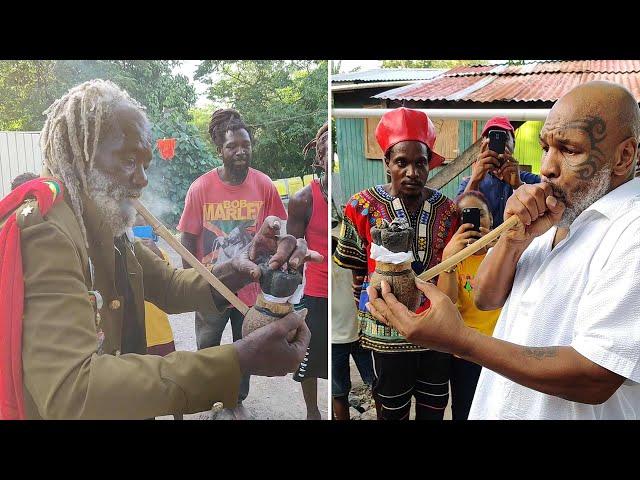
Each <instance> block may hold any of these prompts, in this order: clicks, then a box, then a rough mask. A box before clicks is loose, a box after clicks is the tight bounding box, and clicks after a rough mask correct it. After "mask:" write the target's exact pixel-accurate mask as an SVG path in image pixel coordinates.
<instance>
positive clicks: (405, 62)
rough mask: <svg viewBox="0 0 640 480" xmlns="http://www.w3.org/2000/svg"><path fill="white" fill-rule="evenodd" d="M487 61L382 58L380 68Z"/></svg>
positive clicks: (438, 65) (450, 66)
mask: <svg viewBox="0 0 640 480" xmlns="http://www.w3.org/2000/svg"><path fill="white" fill-rule="evenodd" d="M487 63H488V62H487V60H383V61H382V68H453V67H459V66H461V65H486V64H487Z"/></svg>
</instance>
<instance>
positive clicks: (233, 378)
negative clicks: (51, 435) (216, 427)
mask: <svg viewBox="0 0 640 480" xmlns="http://www.w3.org/2000/svg"><path fill="white" fill-rule="evenodd" d="M66 200H67V201H68V199H66ZM83 200H84V210H85V211H84V220H85V225H86V229H87V236H88V242H89V245H90V247H89V249H88V250H87V248H86V247H85V244H84V241H83V238H82V234H81V232H80V227H79V224H78V221H77V220H76V218H75V216H74V213H73V210H72V209H71V208H70V206H69V204H68V203H67V202H66V201H65V202H60V203H58V204H57V205H56V206H55V207H53V208H52V210H51V211H50V212H49V214H48V215H47V217H46V218H43V217H42V216H41V215H40V212H39V211H38V208H37V204H36V202H35V201H29V202H27V203H25V205H23V206H22V207H20V208H19V209H18V210H17V211H16V215H17V218H18V224H19V226H20V230H21V247H22V259H23V269H24V285H25V296H24V320H23V337H22V338H23V341H22V361H23V381H24V396H25V398H24V401H25V409H26V412H27V416H28V418H54V419H56V418H57V419H63V418H64V419H76V418H77V419H81V418H86V419H89V418H91V419H108V418H118V419H144V418H151V417H155V416H160V415H168V414H175V413H194V412H199V411H204V410H208V409H210V408H211V406H212V404H213V403H215V402H218V401H220V402H222V403H223V404H224V406H225V407H230V408H232V407H233V406H234V405H235V403H236V401H237V396H238V389H239V384H240V377H241V372H240V367H239V364H238V358H237V354H236V352H235V349H234V347H233V346H232V345H225V346H220V347H213V348H207V349H203V350H200V351H198V352H173V353H171V354H169V355H167V356H165V357H160V356H155V355H140V354H134V353H131V354H129V353H128V354H123V355H120V348H121V346H120V345H121V332H122V321H123V319H122V310H123V305H122V297H120V296H118V295H117V293H116V289H115V251H114V244H113V233H112V232H111V230H110V228H109V227H108V226H107V225H106V224H105V223H104V222H102V221H101V220H100V217H99V215H98V214H97V211H96V206H95V203H94V202H93V201H91V200H89V199H88V198H84V199H83ZM30 208H31V209H33V210H32V211H31V212H30V213H28V212H29V209H30ZM25 209H26V210H25ZM134 251H135V253H134ZM134 251H127V254H126V256H127V257H126V258H127V269H128V271H129V276H130V282H131V287H132V290H133V293H134V298H135V304H136V308H137V309H138V319H139V320H140V321H141V322H142V324H141V328H142V331H143V332H144V301H145V300H147V301H150V302H152V303H154V304H155V305H156V306H158V307H159V308H161V309H162V310H164V311H165V312H167V313H182V312H190V311H194V310H198V311H205V312H216V311H217V309H216V306H215V305H214V303H213V300H212V297H211V291H210V287H209V284H208V283H207V282H206V281H205V280H204V279H202V278H201V277H200V276H199V275H198V274H197V272H195V271H194V270H192V269H190V270H181V269H174V268H172V267H170V266H169V265H167V263H166V262H164V261H163V260H162V259H160V258H158V257H157V256H156V255H155V254H154V253H153V252H151V251H150V250H149V249H147V248H146V247H145V246H144V245H142V243H140V242H136V243H135V246H134ZM89 257H90V258H91V260H92V263H93V266H94V279H93V282H92V276H91V271H90V267H89ZM90 290H97V291H98V292H99V293H100V295H101V297H102V299H103V305H102V308H101V309H100V316H101V321H100V323H99V326H97V325H96V315H95V313H94V309H93V306H92V303H91V302H90V297H89V293H88V292H89V291H90ZM100 329H102V331H103V332H104V341H103V343H102V351H103V352H104V353H103V354H99V353H98V332H99V330H100ZM142 338H144V335H143V337H142ZM145 350H146V345H139V346H138V347H137V348H136V351H139V353H144V352H145Z"/></svg>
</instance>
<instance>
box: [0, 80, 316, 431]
mask: <svg viewBox="0 0 640 480" xmlns="http://www.w3.org/2000/svg"><path fill="white" fill-rule="evenodd" d="M45 114H46V115H47V119H46V121H45V124H44V128H43V130H42V133H41V146H42V151H43V154H44V163H45V170H44V175H45V176H49V177H52V178H51V179H49V180H47V181H43V180H41V179H37V180H32V181H31V182H28V183H26V184H24V185H22V186H21V187H19V188H18V189H16V190H15V192H13V193H12V194H10V195H9V196H8V197H6V198H5V199H3V200H2V201H0V217H1V218H0V227H2V223H6V224H9V228H10V229H11V231H10V232H9V234H10V235H13V237H10V238H9V240H10V241H9V242H8V243H7V242H5V243H4V244H3V242H2V238H0V263H2V262H3V261H4V266H10V267H11V268H13V269H16V268H19V267H21V266H22V267H23V268H22V270H23V272H21V273H22V275H21V278H20V279H18V278H15V279H14V284H17V285H19V286H20V287H22V286H24V294H23V298H18V297H22V295H21V294H20V295H18V294H17V293H14V294H13V297H11V298H10V300H11V302H12V303H11V304H10V305H12V307H11V308H10V309H6V308H4V307H5V303H6V302H5V301H4V300H3V308H1V309H0V314H1V318H0V320H1V321H0V347H1V348H0V353H1V354H2V357H1V358H2V360H3V362H0V387H1V388H0V416H1V417H2V418H122V419H126V418H140V419H142V418H150V417H155V416H160V415H167V414H174V413H194V412H199V411H203V410H207V409H209V408H210V407H211V405H212V404H213V403H215V402H222V403H223V404H224V405H225V406H234V405H235V403H236V400H237V398H238V389H239V384H240V378H241V376H242V375H243V374H255V375H284V374H286V373H287V372H291V371H293V370H294V369H295V368H296V366H297V365H298V363H299V362H300V360H301V359H302V358H303V357H304V352H305V351H306V348H307V345H308V341H309V331H308V329H307V327H306V325H305V323H304V316H305V313H302V314H300V313H294V314H291V315H288V316H287V317H285V318H283V319H282V320H279V321H277V322H274V323H272V324H271V325H268V326H266V327H264V328H262V329H260V330H258V331H256V332H254V333H252V334H251V335H248V336H247V337H246V338H244V339H242V340H239V341H238V342H235V343H234V344H233V345H226V346H223V347H216V348H209V349H204V350H201V351H199V352H173V353H170V354H169V355H167V356H165V357H161V356H156V355H144V353H146V341H145V329H144V301H145V300H148V301H150V302H152V303H154V304H155V305H157V306H158V307H159V308H161V309H163V310H165V311H167V312H170V313H179V312H185V311H193V310H196V309H197V310H201V311H208V312H212V313H215V312H217V313H218V314H220V312H222V311H224V309H225V308H226V307H227V306H228V304H227V303H226V301H225V300H224V299H223V298H222V296H221V295H220V294H218V293H217V292H215V291H213V289H211V288H210V286H209V284H208V283H206V282H205V281H204V279H202V278H201V277H200V276H199V275H198V274H197V273H196V272H195V270H193V269H191V270H177V269H174V268H171V267H170V266H169V265H167V263H166V262H164V261H162V260H161V259H160V258H158V257H157V256H156V255H155V254H154V253H153V252H151V251H150V250H149V249H148V248H146V247H145V246H144V245H143V244H142V243H141V242H135V243H132V241H131V238H132V235H131V227H132V225H133V223H134V220H135V209H134V208H133V206H132V202H131V199H133V198H137V197H140V195H141V192H142V189H143V188H144V187H145V186H146V185H147V177H146V175H145V169H146V168H147V167H148V166H149V163H150V161H151V153H152V150H151V141H150V140H151V138H150V128H149V122H148V120H147V118H146V115H145V113H144V110H143V107H142V106H141V105H140V104H139V103H137V102H136V101H135V100H133V99H132V98H130V97H129V95H128V94H127V93H126V92H124V91H122V90H121V89H119V88H118V87H117V86H116V85H115V84H113V83H111V82H108V81H103V80H92V81H89V82H85V83H83V84H81V85H78V86H77V87H74V88H72V89H71V90H70V91H69V92H67V93H66V94H65V95H64V96H63V97H62V98H60V99H59V100H57V101H56V102H55V103H54V104H53V105H52V106H51V107H50V108H49V109H48V110H47V111H46V112H45ZM41 185H44V187H41ZM29 191H33V192H34V194H35V195H36V198H37V200H32V199H28V200H27V201H26V202H25V203H22V204H19V203H18V205H17V209H15V207H13V208H14V209H15V213H11V212H10V213H9V214H6V213H4V212H5V211H6V210H8V208H10V207H7V205H8V204H9V203H8V199H9V200H11V202H12V203H13V204H14V205H15V204H16V203H17V202H18V201H20V202H21V201H22V200H16V199H18V198H20V199H21V198H25V197H27V196H28V192H29ZM51 192H53V194H51ZM14 194H15V195H16V197H15V198H14V197H12V195H14ZM18 195H19V197H18ZM52 198H53V200H52ZM43 212H46V214H45V213H43ZM16 223H17V227H18V231H19V235H18V236H19V243H18V245H15V243H12V242H11V238H15V231H16V229H15V224H16ZM279 226H280V222H279V221H278V219H276V218H273V217H271V218H269V219H267V220H266V221H265V223H264V226H263V228H262V229H261V230H260V231H259V232H258V233H257V234H256V236H255V237H254V239H253V242H252V245H251V247H250V248H249V249H248V251H247V252H245V253H244V254H243V255H240V256H238V257H236V258H234V259H233V260H232V261H230V262H226V263H223V264H220V265H216V266H215V267H214V268H213V270H212V272H213V273H214V275H216V276H217V277H218V278H219V279H220V280H221V281H222V282H223V283H225V284H226V285H227V286H228V287H229V288H230V289H231V290H232V291H237V290H239V289H240V288H242V287H243V286H245V285H247V284H249V283H250V282H253V281H255V280H256V279H258V278H259V275H260V273H259V271H260V270H259V268H258V267H257V265H255V264H254V263H253V262H252V261H251V260H250V258H255V257H256V256H257V255H259V254H264V253H267V254H271V253H275V255H274V257H273V262H274V266H276V267H277V266H279V265H281V264H283V263H284V262H285V261H288V262H289V263H292V262H297V263H298V264H301V263H302V262H304V260H306V259H313V258H311V257H314V256H315V259H316V260H319V257H318V256H317V255H315V254H314V253H313V252H307V251H306V248H305V246H304V245H300V244H299V243H298V244H296V243H295V240H294V239H293V238H291V237H289V238H288V239H286V241H285V240H283V239H282V238H281V237H276V234H277V233H278V232H279ZM5 230H6V229H5V228H4V227H3V229H2V234H4V233H5ZM0 237H6V235H0ZM3 245H4V246H3ZM7 247H9V248H12V249H13V250H14V251H16V252H17V254H18V255H20V254H21V258H22V262H21V263H22V265H20V262H18V264H17V265H14V264H12V263H11V261H10V259H8V257H7V255H6V253H7ZM2 271H3V277H4V276H5V275H6V272H7V270H6V269H4V268H3V269H2ZM16 271H18V270H16ZM22 279H23V280H22ZM0 280H2V281H4V280H5V278H2V277H0ZM0 283H2V282H0ZM3 285H6V284H3ZM9 285H10V284H9ZM19 293H20V292H19ZM2 295H3V298H4V296H5V295H6V292H4V291H3V292H2ZM14 297H15V298H14ZM22 306H23V307H24V310H23V311H22ZM14 307H15V308H14ZM16 312H17V313H19V314H20V315H19V316H18V315H16V314H15V313H16ZM20 328H22V341H21V342H20V336H18V337H17V339H18V341H14V340H15V337H16V335H15V332H16V331H19V330H16V329H20ZM290 330H296V338H295V339H294V340H293V341H292V342H291V343H290V342H288V341H287V340H286V335H287V332H288V331H290ZM10 340H11V341H10ZM16 352H17V353H16ZM9 357H10V358H11V359H12V360H13V361H12V363H10V364H8V363H6V361H5V360H6V359H7V358H9ZM20 360H22V361H21V362H20Z"/></svg>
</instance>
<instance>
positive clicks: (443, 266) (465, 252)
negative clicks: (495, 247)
mask: <svg viewBox="0 0 640 480" xmlns="http://www.w3.org/2000/svg"><path fill="white" fill-rule="evenodd" d="M519 221H520V220H519V219H518V217H516V216H515V215H513V216H511V217H509V218H508V219H507V220H506V221H505V222H504V223H503V224H502V225H500V226H499V227H497V228H495V229H494V230H491V231H490V232H489V233H487V234H486V235H485V236H484V237H482V238H480V239H478V240H476V241H475V242H473V243H472V244H471V245H469V246H467V247H465V248H464V249H462V250H460V251H459V252H458V253H456V254H455V255H453V256H451V257H449V258H447V259H446V260H445V261H443V262H441V263H439V264H438V265H436V266H435V267H432V268H430V269H429V270H427V271H426V272H422V273H421V274H420V275H418V278H419V279H420V280H423V281H425V282H427V281H429V280H431V279H432V278H434V277H437V276H438V275H440V274H441V273H442V272H444V271H445V270H449V269H450V268H451V267H453V266H454V265H457V264H458V263H460V262H461V261H462V260H464V259H465V258H467V257H470V256H471V255H473V254H474V253H476V252H477V251H478V250H480V249H482V248H483V247H485V246H487V245H488V244H490V243H491V242H493V241H494V240H495V239H496V238H498V237H499V236H500V235H502V234H503V233H504V232H505V231H507V230H509V229H511V228H513V227H515V226H516V224H517V223H518V222H519Z"/></svg>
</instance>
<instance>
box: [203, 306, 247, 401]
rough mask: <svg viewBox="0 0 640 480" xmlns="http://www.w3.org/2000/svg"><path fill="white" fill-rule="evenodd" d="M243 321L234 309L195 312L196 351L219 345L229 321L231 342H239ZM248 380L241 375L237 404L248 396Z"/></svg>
mask: <svg viewBox="0 0 640 480" xmlns="http://www.w3.org/2000/svg"><path fill="white" fill-rule="evenodd" d="M243 320H244V315H242V314H241V313H240V312H239V311H238V310H236V309H235V308H227V309H226V310H224V311H222V312H221V313H201V312H196V345H197V346H198V350H202V349H203V348H209V347H216V346H218V345H220V342H221V341H222V333H223V332H224V329H225V327H226V326H227V322H228V321H231V334H232V335H233V341H234V342H235V341H237V340H240V339H241V338H242V322H243ZM250 379H251V377H250V376H249V375H243V376H242V379H241V380H240V390H239V392H238V401H239V402H242V401H243V400H244V399H245V398H247V396H248V395H249V382H250Z"/></svg>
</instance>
